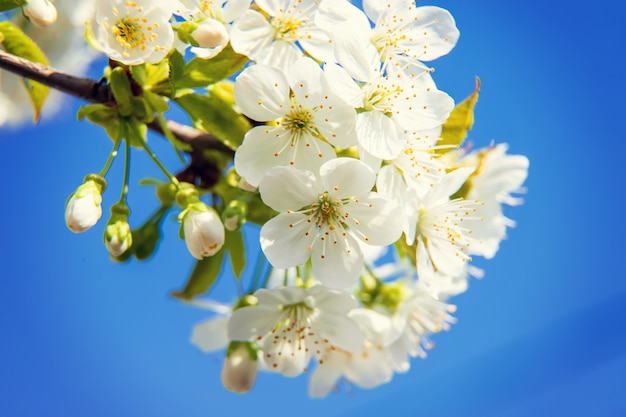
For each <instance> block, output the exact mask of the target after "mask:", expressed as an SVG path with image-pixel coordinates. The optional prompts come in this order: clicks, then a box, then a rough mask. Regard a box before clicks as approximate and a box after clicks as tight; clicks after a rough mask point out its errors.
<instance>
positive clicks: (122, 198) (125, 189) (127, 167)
mask: <svg viewBox="0 0 626 417" xmlns="http://www.w3.org/2000/svg"><path fill="white" fill-rule="evenodd" d="M125 156H126V160H125V161H124V183H123V185H122V193H121V195H120V200H119V202H120V204H122V203H124V204H126V195H127V194H128V182H129V179H130V142H129V141H126V155H125Z"/></svg>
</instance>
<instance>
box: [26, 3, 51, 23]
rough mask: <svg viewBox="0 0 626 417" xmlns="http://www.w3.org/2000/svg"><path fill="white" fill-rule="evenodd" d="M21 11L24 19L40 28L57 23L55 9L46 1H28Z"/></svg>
mask: <svg viewBox="0 0 626 417" xmlns="http://www.w3.org/2000/svg"><path fill="white" fill-rule="evenodd" d="M23 10H24V14H25V15H26V17H28V19H29V20H30V21H31V22H32V23H33V24H34V25H35V26H39V27H41V28H43V27H46V26H50V25H51V24H53V23H54V22H56V21H57V9H56V7H54V4H52V3H51V2H50V1H48V0H29V1H28V3H27V4H26V5H25V6H24V9H23Z"/></svg>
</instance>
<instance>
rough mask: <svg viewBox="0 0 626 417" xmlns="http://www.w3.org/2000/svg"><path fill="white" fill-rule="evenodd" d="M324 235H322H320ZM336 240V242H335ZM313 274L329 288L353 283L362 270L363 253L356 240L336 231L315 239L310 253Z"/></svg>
mask: <svg viewBox="0 0 626 417" xmlns="http://www.w3.org/2000/svg"><path fill="white" fill-rule="evenodd" d="M322 237H324V236H322ZM335 242H336V243H335ZM311 264H312V266H313V275H315V277H316V278H317V279H318V280H319V281H320V282H321V283H322V284H324V285H326V286H327V287H330V288H347V287H349V286H351V285H354V284H355V283H356V281H357V280H358V279H359V276H360V275H361V272H362V271H363V253H362V251H361V248H360V247H359V244H358V243H357V242H356V240H355V239H354V238H353V237H352V236H351V235H350V234H349V233H347V234H346V235H345V236H342V235H341V233H339V232H338V231H337V232H336V233H334V234H331V235H330V236H325V237H324V240H321V239H319V238H318V239H317V240H316V241H315V243H314V245H313V253H312V254H311Z"/></svg>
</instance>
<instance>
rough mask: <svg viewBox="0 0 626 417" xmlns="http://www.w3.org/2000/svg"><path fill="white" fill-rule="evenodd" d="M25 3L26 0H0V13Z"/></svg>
mask: <svg viewBox="0 0 626 417" xmlns="http://www.w3.org/2000/svg"><path fill="white" fill-rule="evenodd" d="M25 4H26V0H0V13H1V12H4V11H7V10H11V9H15V8H18V7H21V6H23V5H25Z"/></svg>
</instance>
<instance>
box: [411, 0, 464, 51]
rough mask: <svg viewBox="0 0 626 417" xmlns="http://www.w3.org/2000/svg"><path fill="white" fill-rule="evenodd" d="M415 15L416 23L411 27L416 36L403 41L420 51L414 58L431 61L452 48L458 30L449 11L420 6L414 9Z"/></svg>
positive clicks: (457, 36) (457, 35) (455, 41)
mask: <svg viewBox="0 0 626 417" xmlns="http://www.w3.org/2000/svg"><path fill="white" fill-rule="evenodd" d="M415 17H416V18H417V19H416V23H418V24H417V25H415V26H414V27H413V32H414V33H415V34H416V35H417V36H415V37H414V38H412V40H411V41H407V42H405V43H406V44H408V46H409V47H412V48H414V49H413V50H419V51H420V55H419V56H415V57H416V58H418V59H419V60H420V61H426V62H427V61H432V60H434V59H437V58H439V57H442V56H444V55H446V54H447V53H449V52H450V51H451V50H452V48H454V46H455V45H456V43H457V41H458V39H459V30H458V29H457V27H456V23H455V21H454V18H453V17H452V15H451V14H450V12H448V11H447V10H445V9H442V8H439V7H435V6H421V7H418V8H417V9H415ZM420 35H421V36H420ZM403 43H404V42H403ZM403 46H405V45H403Z"/></svg>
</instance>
